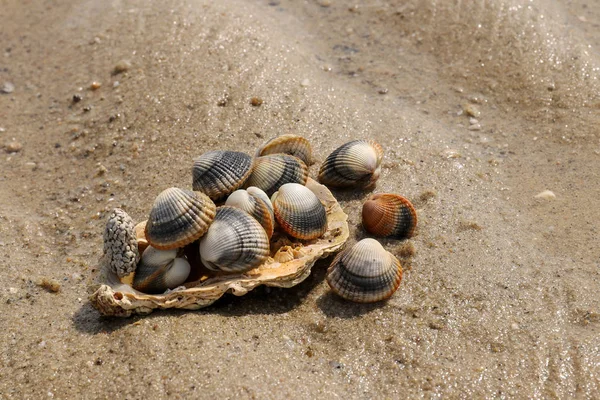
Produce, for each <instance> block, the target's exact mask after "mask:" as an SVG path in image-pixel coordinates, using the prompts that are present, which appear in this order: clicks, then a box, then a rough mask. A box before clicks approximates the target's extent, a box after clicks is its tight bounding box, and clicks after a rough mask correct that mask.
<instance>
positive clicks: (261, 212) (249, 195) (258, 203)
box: [225, 186, 275, 238]
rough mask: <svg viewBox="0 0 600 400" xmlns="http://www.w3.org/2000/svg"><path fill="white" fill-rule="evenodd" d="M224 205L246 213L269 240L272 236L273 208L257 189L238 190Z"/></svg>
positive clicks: (273, 226)
mask: <svg viewBox="0 0 600 400" xmlns="http://www.w3.org/2000/svg"><path fill="white" fill-rule="evenodd" d="M225 205H226V206H232V207H237V208H239V209H240V210H244V211H246V212H247V213H248V214H250V215H251V216H252V217H254V219H256V220H257V221H258V222H259V223H260V224H261V225H262V227H263V228H264V229H265V232H266V233H267V236H269V238H270V237H271V236H272V235H273V230H274V228H275V216H274V214H273V206H272V205H271V200H269V197H268V196H267V195H266V194H265V192H263V191H262V190H260V189H259V188H257V187H254V186H252V187H249V188H248V189H247V190H244V189H238V190H236V191H235V192H233V193H231V194H230V195H229V197H228V198H227V201H226V202H225Z"/></svg>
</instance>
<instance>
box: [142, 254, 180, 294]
mask: <svg viewBox="0 0 600 400" xmlns="http://www.w3.org/2000/svg"><path fill="white" fill-rule="evenodd" d="M189 274H190V263H189V262H188V261H187V260H186V259H185V258H177V249H171V250H158V249H156V248H154V247H152V246H149V247H148V248H146V250H145V251H144V253H143V254H142V259H141V261H140V264H139V265H138V267H137V270H136V273H135V278H134V279H133V285H132V286H133V288H134V289H136V290H139V291H140V292H144V293H149V294H155V293H163V292H164V291H165V290H167V289H174V288H176V287H178V286H180V285H181V284H183V283H184V282H185V280H186V279H187V277H188V276H189Z"/></svg>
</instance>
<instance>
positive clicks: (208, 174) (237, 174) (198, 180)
mask: <svg viewBox="0 0 600 400" xmlns="http://www.w3.org/2000/svg"><path fill="white" fill-rule="evenodd" d="M251 173H252V157H250V156H249V155H248V154H246V153H241V152H239V151H209V152H207V153H204V154H202V155H201V156H200V157H198V158H196V159H195V160H194V166H193V168H192V175H193V182H192V187H193V189H194V190H196V191H199V192H202V193H205V194H206V195H207V196H208V197H210V198H211V199H212V200H214V201H219V200H221V199H224V198H225V197H227V196H228V195H229V194H230V193H233V191H235V190H236V189H238V188H240V187H241V186H242V185H243V184H244V182H245V181H246V179H248V177H249V176H250V174H251Z"/></svg>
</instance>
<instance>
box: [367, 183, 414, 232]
mask: <svg viewBox="0 0 600 400" xmlns="http://www.w3.org/2000/svg"><path fill="white" fill-rule="evenodd" d="M362 221H363V226H364V227H365V229H366V230H367V232H369V233H372V234H373V235H376V236H382V237H385V236H392V237H395V238H398V239H405V238H409V237H411V236H412V235H413V233H414V231H415V228H416V227H417V212H416V211H415V208H414V207H413V205H412V203H411V202H410V201H409V200H408V199H406V198H404V197H402V196H400V195H398V194H393V193H378V194H374V195H373V196H371V197H369V199H368V200H367V201H366V202H365V204H363V209H362Z"/></svg>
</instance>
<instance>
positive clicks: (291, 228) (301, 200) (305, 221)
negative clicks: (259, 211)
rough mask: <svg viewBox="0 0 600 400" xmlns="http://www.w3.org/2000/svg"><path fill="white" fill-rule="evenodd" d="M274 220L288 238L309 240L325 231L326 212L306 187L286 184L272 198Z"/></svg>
mask: <svg viewBox="0 0 600 400" xmlns="http://www.w3.org/2000/svg"><path fill="white" fill-rule="evenodd" d="M272 203H273V210H274V211H275V219H276V220H277V222H278V223H279V225H280V226H281V228H282V229H283V230H284V231H285V232H286V233H287V234H289V235H290V236H293V237H295V238H298V239H303V240H309V239H316V238H318V237H321V236H323V234H324V233H325V232H326V231H327V212H326V210H325V207H324V206H323V204H321V201H320V200H319V199H318V198H317V196H316V195H315V194H314V193H313V192H312V191H311V190H310V189H309V188H307V187H306V186H302V185H300V184H297V183H287V184H285V185H283V186H281V188H279V191H278V192H277V193H275V194H274V195H273V198H272Z"/></svg>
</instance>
